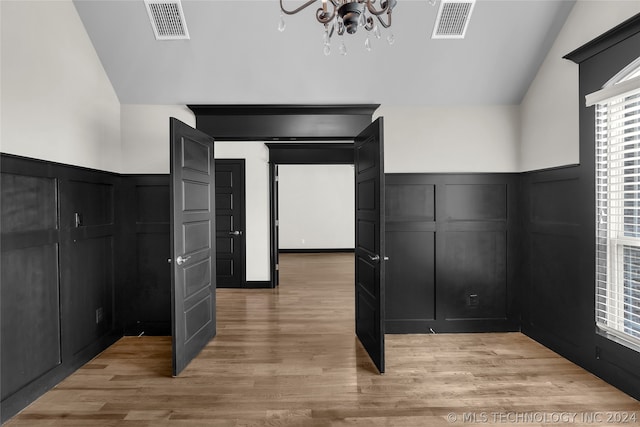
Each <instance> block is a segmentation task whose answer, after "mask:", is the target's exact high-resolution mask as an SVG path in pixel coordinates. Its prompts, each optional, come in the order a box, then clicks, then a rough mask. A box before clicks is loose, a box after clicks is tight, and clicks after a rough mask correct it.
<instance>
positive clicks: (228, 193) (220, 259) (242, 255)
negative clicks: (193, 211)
mask: <svg viewBox="0 0 640 427" xmlns="http://www.w3.org/2000/svg"><path fill="white" fill-rule="evenodd" d="M245 212H246V207H245V160H244V159H218V160H216V271H217V275H216V276H217V286H218V287H219V288H241V287H243V286H245V283H246V279H245V274H246V273H245V263H246V250H245V241H246V240H245V239H246V237H245Z"/></svg>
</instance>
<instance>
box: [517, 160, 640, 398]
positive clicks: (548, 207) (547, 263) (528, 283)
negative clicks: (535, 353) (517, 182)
mask: <svg viewBox="0 0 640 427" xmlns="http://www.w3.org/2000/svg"><path fill="white" fill-rule="evenodd" d="M584 169H585V167H583V166H569V167H563V168H557V169H550V170H544V171H536V172H529V173H526V174H523V176H522V190H523V191H522V192H523V203H522V206H523V217H522V218H523V239H522V240H523V253H524V259H525V260H526V262H525V271H524V274H523V280H522V288H523V289H522V293H523V298H522V332H523V333H525V334H527V335H528V336H530V337H532V338H533V339H535V340H536V341H538V342H540V343H541V344H543V345H545V346H547V347H549V348H551V349H552V350H554V351H556V352H557V353H559V354H561V355H562V356H564V357H566V358H568V359H569V360H571V361H573V362H575V363H577V364H578V365H580V366H582V367H584V368H585V369H587V370H589V371H591V372H593V373H595V374H596V375H598V376H600V377H602V378H603V379H605V380H606V381H608V382H610V383H611V384H613V385H615V386H617V387H619V388H621V389H622V390H624V391H625V392H627V393H629V394H631V395H632V396H634V397H635V398H640V375H638V372H640V356H639V355H638V352H636V351H634V350H631V349H628V348H626V347H624V346H622V345H620V344H617V343H615V342H613V341H611V340H608V339H606V338H604V337H602V336H600V335H598V334H597V333H596V326H595V245H594V243H593V241H594V240H595V225H594V224H595V218H594V216H595V215H594V211H595V208H594V206H595V202H594V193H593V192H592V191H593V188H592V184H590V182H592V181H591V178H585V176H584V175H585V173H586V172H585V170H584ZM585 180H586V181H587V182H585Z"/></svg>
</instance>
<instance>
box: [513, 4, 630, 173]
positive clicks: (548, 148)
mask: <svg viewBox="0 0 640 427" xmlns="http://www.w3.org/2000/svg"><path fill="white" fill-rule="evenodd" d="M639 12H640V1H624V0H623V1H614V0H607V1H590V0H578V2H577V3H576V4H575V6H574V7H573V10H572V11H571V14H570V15H569V17H568V18H567V21H566V23H565V25H564V27H563V28H562V30H561V31H560V34H558V37H557V39H556V41H555V43H554V44H553V47H552V48H551V50H550V51H549V54H548V55H547V57H546V59H545V61H544V62H543V64H542V66H541V67H540V70H539V71H538V74H537V75H536V78H535V79H534V81H533V83H532V84H531V86H530V87H529V91H528V92H527V94H526V96H525V98H524V100H523V102H522V104H521V121H522V133H521V138H520V141H521V142H520V144H521V145H520V158H519V162H518V163H519V166H518V167H519V169H520V170H521V171H527V170H535V169H542V168H548V167H554V166H563V165H568V164H576V163H579V120H578V113H579V102H580V100H579V99H578V96H579V95H578V65H577V64H574V63H573V62H571V61H569V60H566V59H562V57H563V56H564V55H566V54H567V53H569V52H571V51H573V50H574V49H577V48H579V47H580V46H582V45H583V44H585V43H587V42H589V41H591V40H592V39H594V38H595V37H597V36H599V35H600V34H602V33H604V32H606V31H608V30H610V29H611V28H613V27H615V26H616V25H618V24H620V23H622V22H623V21H625V20H626V19H628V18H630V17H631V16H633V15H635V14H637V13H639ZM639 55H640V51H639Z"/></svg>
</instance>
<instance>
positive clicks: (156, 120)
mask: <svg viewBox="0 0 640 427" xmlns="http://www.w3.org/2000/svg"><path fill="white" fill-rule="evenodd" d="M170 117H175V118H176V119H178V120H181V121H183V122H184V123H186V124H188V125H189V126H192V127H195V126H196V118H195V115H194V114H193V112H192V111H191V110H190V109H189V108H188V107H186V106H184V105H127V104H122V106H121V108H120V124H121V129H122V133H121V135H122V172H123V173H131V174H134V173H150V174H156V173H159V174H164V173H169V118H170Z"/></svg>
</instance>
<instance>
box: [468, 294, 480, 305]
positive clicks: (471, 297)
mask: <svg viewBox="0 0 640 427" xmlns="http://www.w3.org/2000/svg"><path fill="white" fill-rule="evenodd" d="M479 303H480V299H479V298H478V294H471V295H469V303H468V304H469V307H477V306H478V304H479Z"/></svg>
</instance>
